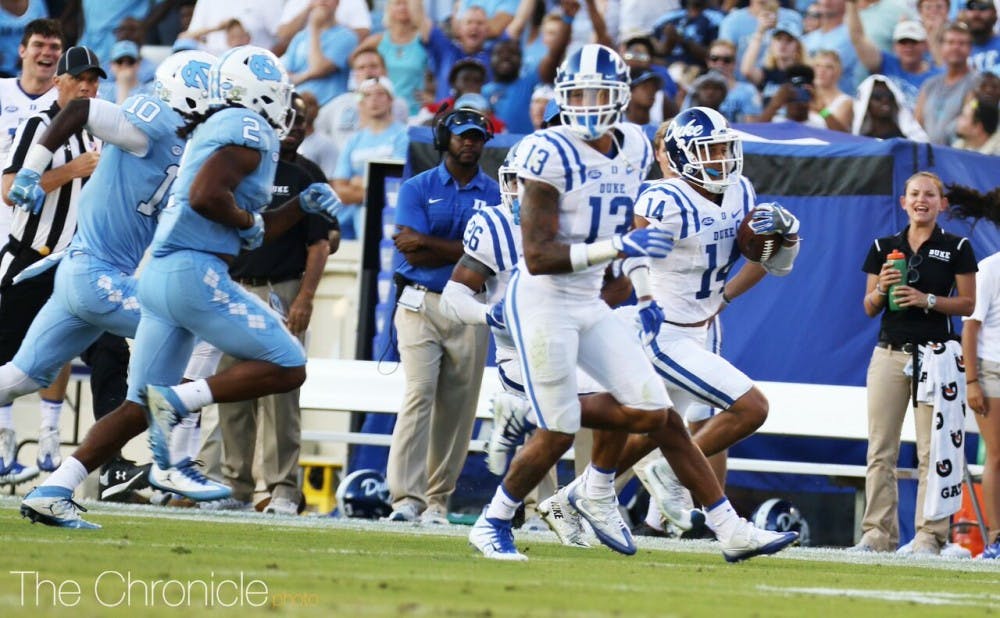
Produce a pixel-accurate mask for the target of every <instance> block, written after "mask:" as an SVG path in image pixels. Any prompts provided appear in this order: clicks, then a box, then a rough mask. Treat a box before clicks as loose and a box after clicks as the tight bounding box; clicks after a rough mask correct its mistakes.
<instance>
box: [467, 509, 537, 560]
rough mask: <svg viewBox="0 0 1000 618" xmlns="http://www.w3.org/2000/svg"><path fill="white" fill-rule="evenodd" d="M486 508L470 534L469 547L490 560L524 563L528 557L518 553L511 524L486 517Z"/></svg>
mask: <svg viewBox="0 0 1000 618" xmlns="http://www.w3.org/2000/svg"><path fill="white" fill-rule="evenodd" d="M487 509H489V507H488V506H487V507H484V508H483V512H482V514H481V515H480V516H479V519H477V520H476V523H475V525H473V526H472V532H470V533H469V545H472V546H473V547H475V548H476V549H478V550H479V552H480V553H481V554H482V555H484V556H486V557H487V558H489V559H490V560H511V561H523V560H527V559H528V557H527V556H525V555H524V554H522V553H521V552H519V551H517V547H516V546H515V545H514V530H513V527H512V525H511V522H510V521H508V520H504V519H495V518H493V517H487V516H486V510H487Z"/></svg>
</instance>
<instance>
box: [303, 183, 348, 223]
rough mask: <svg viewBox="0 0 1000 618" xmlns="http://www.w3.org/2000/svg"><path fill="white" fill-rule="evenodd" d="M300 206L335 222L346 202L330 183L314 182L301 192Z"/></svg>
mask: <svg viewBox="0 0 1000 618" xmlns="http://www.w3.org/2000/svg"><path fill="white" fill-rule="evenodd" d="M299 206H300V207H301V208H302V210H303V211H305V212H307V213H309V214H311V215H319V216H321V217H323V218H324V219H326V220H327V221H329V222H330V223H333V222H334V221H335V220H336V219H337V213H339V212H340V210H341V209H342V208H343V207H344V204H343V202H341V201H340V198H338V197H337V194H336V193H334V192H333V189H331V188H330V185H328V184H327V183H325V182H314V183H312V184H311V185H309V186H308V187H306V190H305V191H303V192H302V193H300V194H299Z"/></svg>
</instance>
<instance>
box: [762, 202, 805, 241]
mask: <svg viewBox="0 0 1000 618" xmlns="http://www.w3.org/2000/svg"><path fill="white" fill-rule="evenodd" d="M750 229H751V230H753V233H754V234H757V235H761V234H771V233H778V234H781V235H782V236H788V235H789V234H797V233H798V231H799V220H798V219H796V218H795V215H793V214H792V213H790V212H788V211H787V210H785V209H784V208H782V206H781V204H778V203H776V202H769V203H766V204H758V205H757V208H756V209H754V213H753V219H752V220H751V221H750Z"/></svg>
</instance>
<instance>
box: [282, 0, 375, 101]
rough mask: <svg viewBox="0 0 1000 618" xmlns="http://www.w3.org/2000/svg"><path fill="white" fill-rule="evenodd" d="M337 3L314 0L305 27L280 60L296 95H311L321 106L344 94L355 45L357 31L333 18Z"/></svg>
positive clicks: (331, 0)
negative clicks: (349, 62)
mask: <svg viewBox="0 0 1000 618" xmlns="http://www.w3.org/2000/svg"><path fill="white" fill-rule="evenodd" d="M338 2H339V0H315V2H313V4H312V5H311V6H312V9H311V10H310V13H309V23H308V27H307V28H306V29H305V30H303V31H301V32H299V33H298V34H296V35H295V36H294V37H292V40H291V42H289V43H288V49H287V50H285V54H284V55H283V56H282V57H281V62H282V64H284V65H285V68H286V69H287V70H288V77H289V79H291V80H292V84H294V85H295V89H296V90H298V91H299V92H311V93H312V94H313V96H315V97H316V100H317V101H318V102H319V104H320V106H321V107H322V106H323V105H326V104H327V103H329V102H330V101H331V100H333V98H334V97H336V96H339V95H341V94H343V93H345V92H347V73H348V70H347V69H348V66H347V59H349V58H350V57H351V52H353V51H354V50H355V48H357V46H358V35H357V33H356V32H354V31H353V30H351V29H350V28H347V27H346V26H341V25H340V24H338V23H337V20H336V18H335V14H336V10H337V3H338Z"/></svg>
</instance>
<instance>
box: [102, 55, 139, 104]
mask: <svg viewBox="0 0 1000 618" xmlns="http://www.w3.org/2000/svg"><path fill="white" fill-rule="evenodd" d="M108 70H109V72H110V73H111V77H113V78H114V80H110V79H109V80H106V81H104V82H102V83H101V85H100V87H99V88H98V90H97V96H98V97H100V98H102V99H104V100H105V101H111V102H112V103H118V104H119V105H120V104H122V103H124V102H125V99H127V98H129V97H130V96H132V95H133V94H134V93H135V91H136V90H137V89H138V88H140V87H142V86H144V85H145V84H144V83H143V82H141V81H140V80H139V48H138V47H137V46H136V44H135V43H133V42H132V41H128V40H125V41H118V42H117V43H115V44H114V45H113V46H112V47H111V63H110V64H109V69H108Z"/></svg>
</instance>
